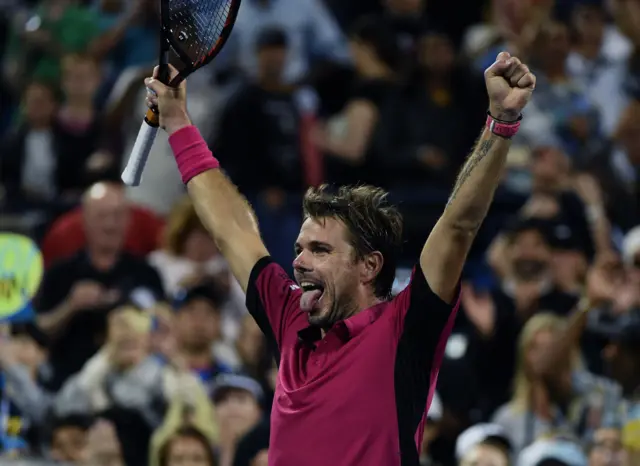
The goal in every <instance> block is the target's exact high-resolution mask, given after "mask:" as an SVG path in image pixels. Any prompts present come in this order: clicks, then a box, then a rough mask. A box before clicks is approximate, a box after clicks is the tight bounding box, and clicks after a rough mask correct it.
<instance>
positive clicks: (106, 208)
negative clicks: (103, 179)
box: [83, 183, 129, 251]
mask: <svg viewBox="0 0 640 466" xmlns="http://www.w3.org/2000/svg"><path fill="white" fill-rule="evenodd" d="M83 214H84V218H85V223H84V227H85V232H86V235H87V244H88V245H89V248H95V249H97V250H109V251H113V250H119V249H120V247H121V246H122V242H123V240H124V236H125V234H126V231H127V227H128V225H129V207H128V205H127V202H126V199H125V194H124V190H123V189H122V188H120V187H116V186H108V185H106V184H105V183H98V184H96V185H95V186H93V187H92V188H91V190H90V191H89V193H88V197H87V200H86V201H85V204H84V206H83Z"/></svg>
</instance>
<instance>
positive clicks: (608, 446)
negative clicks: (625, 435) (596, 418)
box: [589, 429, 628, 466]
mask: <svg viewBox="0 0 640 466" xmlns="http://www.w3.org/2000/svg"><path fill="white" fill-rule="evenodd" d="M627 464H628V457H627V453H626V451H625V450H624V449H623V448H622V439H621V434H620V431H619V430H618V429H598V430H597V431H596V432H595V434H594V439H593V447H592V449H591V452H590V453H589V466H627Z"/></svg>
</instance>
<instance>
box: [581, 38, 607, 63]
mask: <svg viewBox="0 0 640 466" xmlns="http://www.w3.org/2000/svg"><path fill="white" fill-rule="evenodd" d="M601 49H602V39H599V40H583V41H582V42H580V43H579V44H578V45H577V47H576V50H577V52H578V53H579V54H580V55H582V56H583V57H584V58H586V59H588V60H595V59H596V58H598V56H599V55H600V50H601Z"/></svg>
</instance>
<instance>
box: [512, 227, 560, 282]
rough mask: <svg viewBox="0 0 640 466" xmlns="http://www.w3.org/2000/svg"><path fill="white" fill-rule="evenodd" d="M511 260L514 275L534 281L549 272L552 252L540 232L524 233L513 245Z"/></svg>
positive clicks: (530, 231) (521, 233)
mask: <svg viewBox="0 0 640 466" xmlns="http://www.w3.org/2000/svg"><path fill="white" fill-rule="evenodd" d="M510 259H511V264H512V268H513V271H514V274H516V276H517V277H518V278H520V279H522V280H534V279H537V278H540V277H541V276H542V275H543V274H544V273H545V272H546V271H547V270H548V267H549V262H550V261H551V250H550V249H549V246H548V245H547V243H546V241H545V240H544V238H543V237H542V234H541V233H540V232H538V231H535V230H528V231H523V232H520V233H519V234H518V235H517V237H516V238H515V240H514V242H513V244H512V245H511V248H510Z"/></svg>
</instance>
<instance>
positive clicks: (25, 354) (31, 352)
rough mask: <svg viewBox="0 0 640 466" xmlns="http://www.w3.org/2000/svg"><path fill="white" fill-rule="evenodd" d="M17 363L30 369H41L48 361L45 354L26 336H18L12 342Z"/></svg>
mask: <svg viewBox="0 0 640 466" xmlns="http://www.w3.org/2000/svg"><path fill="white" fill-rule="evenodd" d="M11 343H12V345H13V348H14V354H15V358H16V362H18V363H19V364H22V365H24V366H25V367H28V368H30V369H35V368H37V367H39V366H40V365H41V364H42V363H43V362H44V361H45V359H46V354H45V352H44V351H43V350H42V349H41V348H40V347H39V346H38V345H37V344H36V342H35V341H33V339H32V338H30V337H28V336H26V335H17V336H15V337H13V338H12V341H11Z"/></svg>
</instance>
